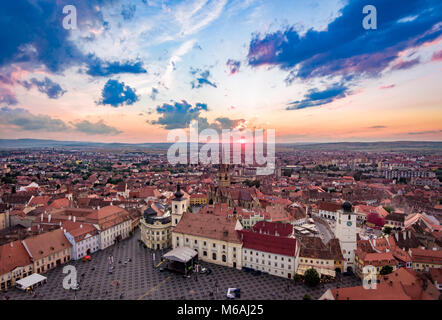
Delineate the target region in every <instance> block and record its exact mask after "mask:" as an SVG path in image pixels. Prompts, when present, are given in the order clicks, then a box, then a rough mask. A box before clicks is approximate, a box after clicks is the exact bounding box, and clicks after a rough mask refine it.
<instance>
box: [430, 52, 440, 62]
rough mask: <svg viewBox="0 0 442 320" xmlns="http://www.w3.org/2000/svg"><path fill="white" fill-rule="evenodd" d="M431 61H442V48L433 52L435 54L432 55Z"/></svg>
mask: <svg viewBox="0 0 442 320" xmlns="http://www.w3.org/2000/svg"><path fill="white" fill-rule="evenodd" d="M431 61H442V50H439V51H437V52H435V53H433V56H432V57H431Z"/></svg>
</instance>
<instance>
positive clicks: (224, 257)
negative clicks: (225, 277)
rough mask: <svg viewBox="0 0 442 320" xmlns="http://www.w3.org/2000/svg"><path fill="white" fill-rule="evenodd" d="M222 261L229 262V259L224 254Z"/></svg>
mask: <svg viewBox="0 0 442 320" xmlns="http://www.w3.org/2000/svg"><path fill="white" fill-rule="evenodd" d="M222 260H223V262H226V261H227V257H226V255H224V254H223V256H222Z"/></svg>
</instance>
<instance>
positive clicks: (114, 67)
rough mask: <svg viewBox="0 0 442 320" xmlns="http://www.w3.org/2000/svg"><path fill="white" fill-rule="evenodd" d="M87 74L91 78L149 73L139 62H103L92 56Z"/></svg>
mask: <svg viewBox="0 0 442 320" xmlns="http://www.w3.org/2000/svg"><path fill="white" fill-rule="evenodd" d="M86 73H87V74H88V75H90V76H99V77H106V76H112V75H115V74H120V73H133V74H140V73H147V70H146V69H145V68H144V67H143V62H142V61H139V60H133V61H130V60H128V61H122V62H120V61H103V60H101V59H98V58H97V57H95V56H92V55H90V62H89V64H88V69H87V71H86Z"/></svg>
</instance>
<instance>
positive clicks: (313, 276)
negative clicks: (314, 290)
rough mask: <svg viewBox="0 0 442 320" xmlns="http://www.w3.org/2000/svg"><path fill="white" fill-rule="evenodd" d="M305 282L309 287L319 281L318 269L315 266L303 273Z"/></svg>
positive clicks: (314, 285)
mask: <svg viewBox="0 0 442 320" xmlns="http://www.w3.org/2000/svg"><path fill="white" fill-rule="evenodd" d="M304 279H305V283H306V284H307V285H308V286H309V287H316V286H317V285H318V284H319V282H320V281H321V279H320V277H319V273H318V271H316V269H315V268H310V269H308V270H307V271H306V272H305V273H304Z"/></svg>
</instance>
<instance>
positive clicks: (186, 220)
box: [173, 212, 241, 243]
mask: <svg viewBox="0 0 442 320" xmlns="http://www.w3.org/2000/svg"><path fill="white" fill-rule="evenodd" d="M235 226H236V219H234V218H228V217H223V216H216V215H210V214H199V213H189V212H187V213H184V214H183V216H182V217H181V220H180V222H178V225H177V226H176V227H175V229H174V230H173V232H174V233H182V234H189V235H193V236H199V237H205V238H209V239H215V240H221V241H227V242H234V243H241V241H240V239H239V235H238V233H237V232H236V230H235Z"/></svg>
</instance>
